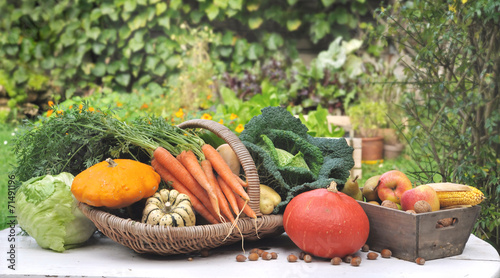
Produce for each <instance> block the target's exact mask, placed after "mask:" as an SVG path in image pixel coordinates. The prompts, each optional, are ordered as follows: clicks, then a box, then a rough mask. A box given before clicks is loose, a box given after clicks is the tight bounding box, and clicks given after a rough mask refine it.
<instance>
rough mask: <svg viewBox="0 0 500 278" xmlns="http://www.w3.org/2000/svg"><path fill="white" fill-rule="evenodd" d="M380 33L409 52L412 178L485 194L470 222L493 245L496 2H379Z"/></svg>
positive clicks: (499, 240) (498, 139) (499, 220)
mask: <svg viewBox="0 0 500 278" xmlns="http://www.w3.org/2000/svg"><path fill="white" fill-rule="evenodd" d="M380 16H381V17H380V19H381V20H384V21H385V22H386V23H387V24H388V28H387V30H386V32H385V33H384V36H387V37H388V38H389V39H390V40H391V41H393V42H395V43H397V45H398V47H399V49H400V51H401V53H405V54H406V56H408V57H409V58H410V62H408V63H407V64H406V72H405V73H406V76H407V77H408V82H409V83H408V84H409V85H412V86H410V89H411V90H412V91H409V92H408V94H407V98H406V100H405V103H404V109H405V111H406V113H407V117H408V119H409V128H410V130H409V131H410V135H409V137H408V141H409V143H410V147H411V150H412V152H411V156H412V159H413V160H414V161H415V162H416V163H417V165H418V168H417V169H416V171H415V175H416V177H418V178H419V179H420V181H422V182H429V181H435V180H442V181H451V182H457V183H464V184H469V185H472V186H476V187H477V188H479V189H480V190H482V191H483V192H484V193H485V195H486V196H487V200H486V201H484V202H483V204H482V207H483V209H482V213H481V217H480V219H479V221H478V225H477V227H476V229H475V233H476V234H477V235H479V236H480V237H482V238H484V239H487V240H489V241H490V242H492V243H493V244H494V245H496V248H497V249H498V248H499V247H500V237H499V235H500V231H499V224H500V213H499V203H500V202H499V201H500V160H499V159H498V157H500V94H499V90H500V79H498V78H497V77H498V76H499V75H500V55H499V54H500V52H499V45H500V39H499V38H500V36H499V33H500V24H499V21H500V3H499V2H498V1H493V0H478V1H465V0H464V1H457V0H454V1H447V2H446V1H444V2H441V1H437V2H436V1H434V2H433V1H412V2H406V3H404V4H401V5H400V6H399V5H397V6H394V7H390V9H387V12H385V11H384V9H382V13H381V14H380Z"/></svg>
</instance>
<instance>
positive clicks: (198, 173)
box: [180, 150, 222, 217]
mask: <svg viewBox="0 0 500 278" xmlns="http://www.w3.org/2000/svg"><path fill="white" fill-rule="evenodd" d="M180 160H181V163H182V165H184V167H186V169H187V170H188V171H189V173H190V174H191V175H192V176H193V178H195V179H196V181H197V182H198V183H199V184H200V185H201V187H203V188H204V189H205V190H206V192H207V193H208V198H209V199H210V202H211V203H212V207H213V208H214V209H215V212H216V213H217V215H218V216H219V217H221V216H222V215H221V214H220V207H219V201H218V200H217V193H216V192H215V188H213V187H212V185H211V184H210V182H209V180H208V177H207V175H206V174H205V172H204V171H203V168H202V167H201V165H200V163H199V162H198V158H197V157H196V155H195V154H194V153H193V152H192V151H190V150H187V151H182V152H181V154H180Z"/></svg>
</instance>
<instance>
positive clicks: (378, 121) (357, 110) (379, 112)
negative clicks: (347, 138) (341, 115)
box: [347, 100, 388, 137]
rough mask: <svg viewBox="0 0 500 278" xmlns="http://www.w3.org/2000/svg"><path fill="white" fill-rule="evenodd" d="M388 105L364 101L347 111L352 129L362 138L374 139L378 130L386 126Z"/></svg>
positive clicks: (380, 102) (381, 102)
mask: <svg viewBox="0 0 500 278" xmlns="http://www.w3.org/2000/svg"><path fill="white" fill-rule="evenodd" d="M387 113H388V105H387V103H386V102H383V101H378V102H375V101H371V100H364V101H361V102H360V103H359V104H355V105H352V106H351V107H349V109H348V110H347V115H348V116H349V118H350V119H351V122H352V128H353V129H354V130H356V131H358V132H359V133H360V135H361V136H363V137H374V136H377V135H378V130H379V129H380V128H384V127H386V126H387V124H388V118H387Z"/></svg>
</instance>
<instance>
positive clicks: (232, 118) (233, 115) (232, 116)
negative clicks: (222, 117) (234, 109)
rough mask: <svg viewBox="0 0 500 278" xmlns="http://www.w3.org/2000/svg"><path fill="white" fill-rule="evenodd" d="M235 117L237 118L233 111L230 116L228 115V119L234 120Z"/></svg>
mask: <svg viewBox="0 0 500 278" xmlns="http://www.w3.org/2000/svg"><path fill="white" fill-rule="evenodd" d="M236 118H238V115H236V114H234V113H231V116H229V119H230V120H234V119H236Z"/></svg>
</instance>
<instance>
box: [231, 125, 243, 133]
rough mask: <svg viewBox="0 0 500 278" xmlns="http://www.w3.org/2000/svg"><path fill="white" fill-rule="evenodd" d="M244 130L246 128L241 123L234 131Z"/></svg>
mask: <svg viewBox="0 0 500 278" xmlns="http://www.w3.org/2000/svg"><path fill="white" fill-rule="evenodd" d="M243 130H245V126H243V124H239V125H238V126H237V127H236V129H235V130H234V131H236V132H238V133H241V132H242V131H243Z"/></svg>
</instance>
